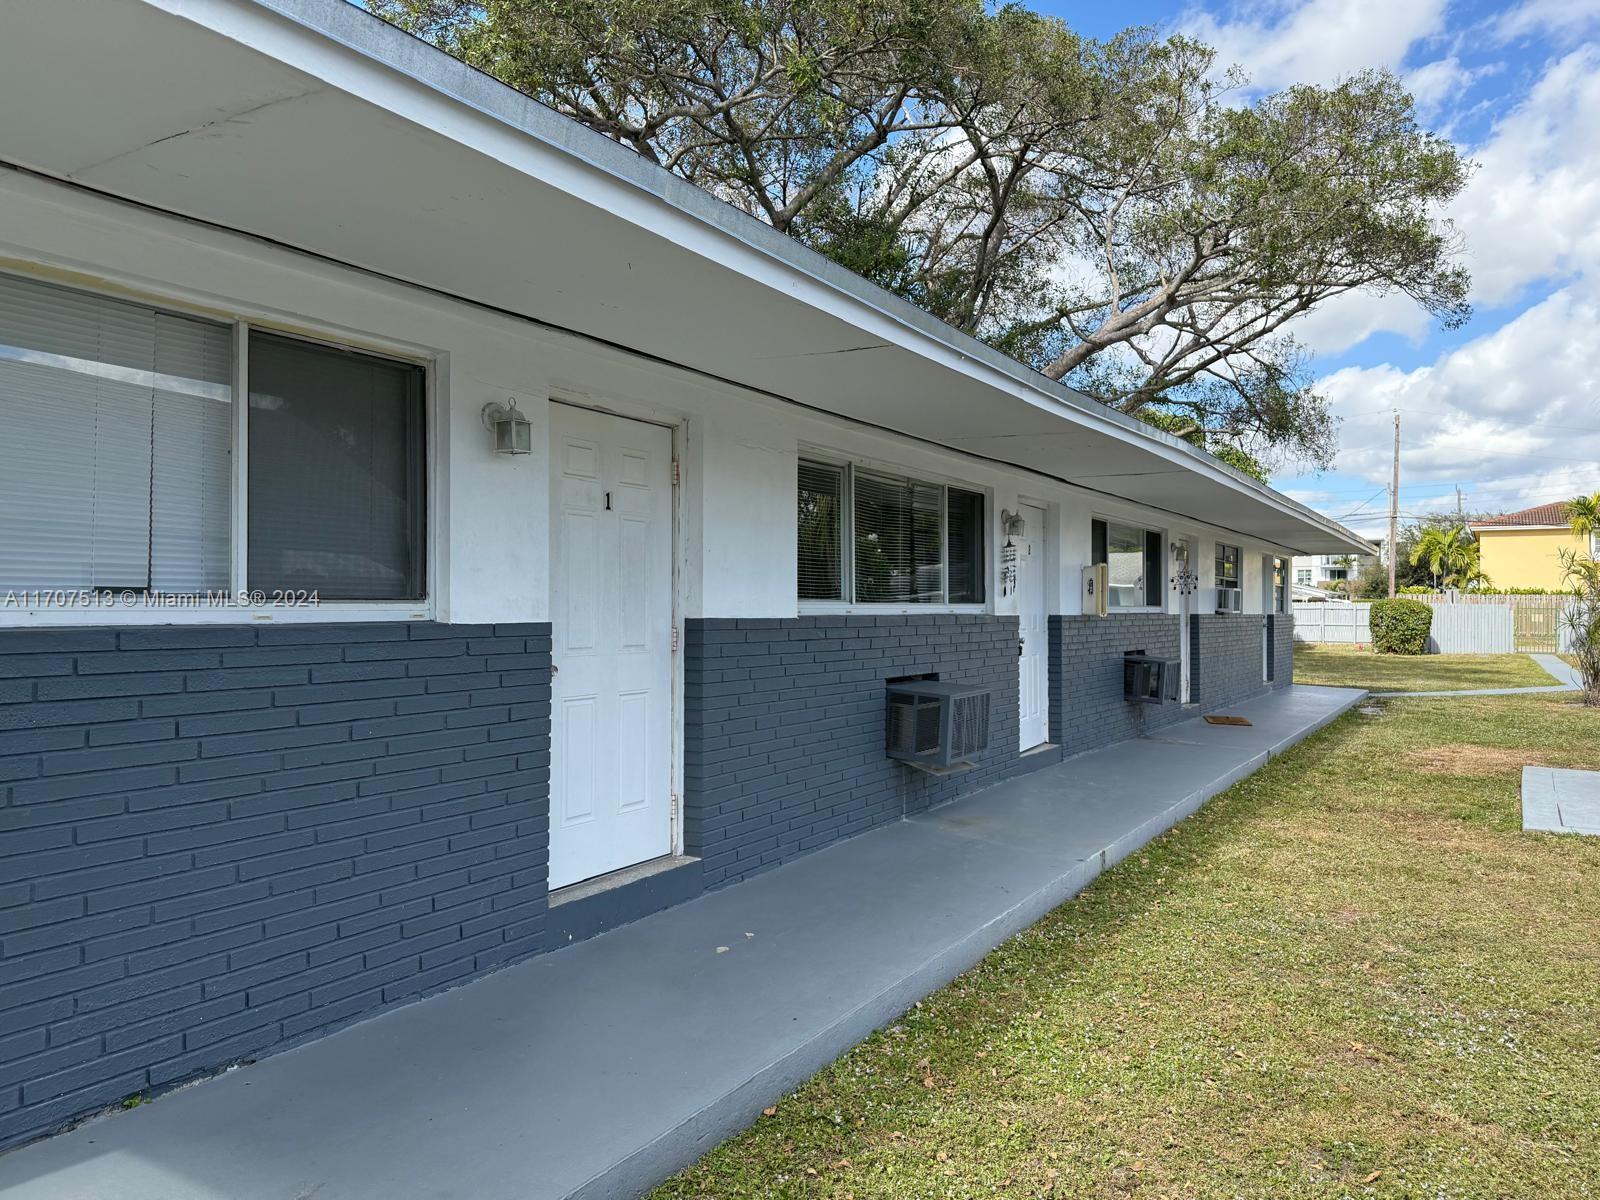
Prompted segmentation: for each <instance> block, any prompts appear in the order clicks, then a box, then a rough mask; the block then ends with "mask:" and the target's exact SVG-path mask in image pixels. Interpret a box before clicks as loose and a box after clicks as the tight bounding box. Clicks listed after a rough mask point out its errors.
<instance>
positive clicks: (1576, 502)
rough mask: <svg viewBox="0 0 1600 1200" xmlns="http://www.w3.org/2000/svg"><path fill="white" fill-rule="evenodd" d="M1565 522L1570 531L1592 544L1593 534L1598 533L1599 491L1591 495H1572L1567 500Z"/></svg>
mask: <svg viewBox="0 0 1600 1200" xmlns="http://www.w3.org/2000/svg"><path fill="white" fill-rule="evenodd" d="M1566 517H1567V524H1568V525H1571V526H1572V532H1573V533H1575V534H1577V535H1578V536H1579V537H1581V538H1583V539H1584V540H1585V541H1586V542H1588V543H1589V546H1590V548H1591V549H1593V546H1594V535H1595V534H1596V533H1600V492H1596V493H1595V494H1594V495H1592V496H1574V497H1573V498H1572V499H1571V500H1568V501H1567V507H1566Z"/></svg>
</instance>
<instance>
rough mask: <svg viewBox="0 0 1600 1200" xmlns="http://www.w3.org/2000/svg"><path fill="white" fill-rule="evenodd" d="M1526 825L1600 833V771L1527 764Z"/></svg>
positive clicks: (1524, 782) (1524, 789)
mask: <svg viewBox="0 0 1600 1200" xmlns="http://www.w3.org/2000/svg"><path fill="white" fill-rule="evenodd" d="M1522 827H1523V828H1524V829H1538V830H1543V831H1545V832H1549V833H1581V834H1587V835H1589V836H1591V837H1600V771H1572V770H1568V769H1566V768H1564V767H1523V768H1522Z"/></svg>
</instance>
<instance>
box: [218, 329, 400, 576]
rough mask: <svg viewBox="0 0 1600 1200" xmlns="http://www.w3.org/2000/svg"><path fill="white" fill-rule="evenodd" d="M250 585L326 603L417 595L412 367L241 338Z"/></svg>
mask: <svg viewBox="0 0 1600 1200" xmlns="http://www.w3.org/2000/svg"><path fill="white" fill-rule="evenodd" d="M249 368H250V416H249V420H250V435H249V436H250V440H249V459H248V463H249V525H250V530H249V541H248V546H249V583H250V586H251V587H252V588H262V589H267V590H274V589H293V590H301V589H304V590H306V591H315V592H318V593H319V594H320V596H321V597H322V599H325V600H415V599H420V598H421V596H422V594H423V579H424V574H423V481H424V475H425V469H424V468H425V463H426V458H425V451H424V447H423V374H422V370H421V369H420V368H418V367H413V366H408V365H406V364H403V363H397V362H392V361H390V360H388V359H381V358H375V357H373V356H371V355H367V354H357V353H354V352H351V351H345V350H335V349H331V348H328V347H323V346H314V345H311V344H309V343H306V342H299V341H294V340H292V339H289V338H281V337H273V336H270V335H267V334H251V336H250V364H249Z"/></svg>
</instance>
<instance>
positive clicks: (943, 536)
mask: <svg viewBox="0 0 1600 1200" xmlns="http://www.w3.org/2000/svg"><path fill="white" fill-rule="evenodd" d="M795 461H796V463H797V464H798V463H800V462H814V463H816V464H817V465H818V466H824V467H833V468H835V469H837V470H839V471H840V472H842V474H843V480H842V482H841V489H842V495H841V497H840V503H839V520H840V526H841V528H840V540H839V546H840V553H839V559H840V561H839V592H840V594H841V595H842V596H845V597H848V596H851V595H853V594H854V588H855V578H854V576H855V559H856V554H855V477H856V473H857V472H858V471H859V472H861V473H862V474H865V475H877V476H880V477H888V478H894V479H911V480H915V481H916V482H918V483H925V484H929V485H932V486H934V487H938V488H940V489H942V491H943V492H944V502H943V503H942V504H941V505H940V506H939V552H940V563H939V567H940V572H941V575H942V583H943V590H944V594H945V595H947V596H948V595H949V594H950V536H949V534H950V530H949V524H950V509H949V490H950V489H951V488H955V489H956V490H957V491H962V492H971V493H973V494H974V495H978V496H982V497H983V524H984V534H983V595H984V599H983V601H982V602H981V603H978V604H950V603H948V602H946V601H939V602H933V601H929V602H924V603H910V604H908V603H904V602H901V601H894V600H890V601H878V602H870V601H855V600H850V599H843V600H801V599H799V598H798V595H797V597H796V600H795V604H796V610H797V611H798V612H800V613H802V614H804V613H817V614H826V615H833V616H841V615H844V616H848V615H851V614H869V613H875V614H879V615H885V616H886V615H890V614H895V615H900V614H904V615H908V616H909V615H913V614H916V613H933V614H937V613H987V612H992V611H993V604H994V593H995V570H994V563H995V558H994V553H995V550H994V545H993V543H994V493H993V492H992V491H991V490H990V489H989V488H985V487H978V486H977V485H975V484H971V483H967V482H965V481H963V480H960V479H952V478H949V477H948V476H944V475H940V474H938V473H936V472H932V471H918V470H913V469H912V468H910V467H902V466H898V465H894V464H890V463H879V462H869V461H866V460H862V459H854V458H847V457H844V456H842V455H840V454H838V453H836V452H829V451H826V450H814V449H811V448H809V447H806V446H801V447H800V450H799V453H798V454H797V455H796V456H795ZM798 487H799V485H798V483H797V484H796V492H797V493H798ZM795 536H796V546H795V557H796V560H798V558H799V545H798V538H799V531H798V530H796V535H795ZM795 590H796V592H797V593H798V591H799V580H798V579H797V580H796V581H795Z"/></svg>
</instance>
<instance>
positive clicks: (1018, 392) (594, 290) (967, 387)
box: [0, 0, 1369, 553]
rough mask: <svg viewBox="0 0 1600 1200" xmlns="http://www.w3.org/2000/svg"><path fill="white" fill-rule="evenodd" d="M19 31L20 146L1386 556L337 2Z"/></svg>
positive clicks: (450, 284) (222, 214)
mask: <svg viewBox="0 0 1600 1200" xmlns="http://www.w3.org/2000/svg"><path fill="white" fill-rule="evenodd" d="M91 30H92V32H91V33H90V34H89V35H88V36H86V35H85V34H86V31H91ZM5 32H6V37H5V38H4V39H0V112H4V113H6V114H8V116H7V118H6V119H5V121H4V122H3V124H0V159H3V160H4V161H5V162H7V163H10V164H14V165H17V166H21V167H26V168H29V169H32V170H36V171H40V172H43V173H45V174H48V175H51V176H55V177H58V178H61V179H66V180H69V181H72V182H74V183H78V184H82V185H84V186H87V187H91V188H94V189H96V190H99V191H102V192H105V193H108V194H111V195H115V196H119V197H124V198H127V199H131V200H135V201H138V202H140V203H143V204H146V205H149V206H152V207H154V208H157V209H161V210H164V211H168V212H173V213H178V214H181V215H185V216H189V217H193V218H196V219H200V220H204V221H207V222H210V223H213V224H215V225H219V226H222V227H225V228H229V229H235V230H240V231H243V232H246V233H250V234H254V235H257V236H262V237H266V238H270V239H273V240H275V241H278V242H282V243H284V244H286V245H289V246H292V247H295V248H298V249H303V250H308V251H311V252H314V253H317V254H320V255H324V256H326V257H328V258H330V259H334V260H337V261H339V262H342V263H347V264H350V265H353V266H357V267H361V268H364V269H368V270H371V271H374V272H378V273H380V274H383V275H385V276H389V277H392V278H397V279H401V280H405V281H408V282H411V283H415V284H419V285H422V286H425V287H429V288H432V289H436V290H438V291H441V292H445V293H448V294H450V295H453V296H458V297H460V298H462V299H465V300H469V301H472V302H474V303H479V304H485V305H489V306H492V307H495V308H498V309H502V310H504V311H506V312H509V313H514V314H517V315H520V316H524V317H527V318H530V319H533V320H538V321H541V322H545V323H548V324H550V325H553V326H558V327H561V328H565V329H570V330H573V331H576V332H579V333H581V334H584V335H587V336H590V337H596V338H601V339H604V340H605V341H607V342H610V343H612V344H615V345H619V346H623V347H627V348H629V349H631V350H634V351H638V352H642V353H645V354H648V355H652V356H655V357H658V358H661V359H663V360H667V361H670V362H673V363H677V364H680V365H682V366H685V367H689V368H691V369H694V370H697V371H701V372H704V373H707V374H710V375H714V376H717V377H719V378H722V379H727V380H730V381H733V382H736V383H739V384H742V385H744V386H748V387H751V388H754V389H758V390H760V391H763V392H766V393H769V394H771V395H775V396H779V397H782V398H785V399H788V400H792V401H794V402H796V403H800V404H804V405H807V406H810V407H812V408H816V409H819V410H822V411H825V412H829V413H834V414H837V415H840V416H844V417H848V418H851V419H854V420H858V421H864V422H868V423H870V424H873V425H878V426H882V427H885V428H888V429H892V430H896V431H899V432H902V433H906V434H909V435H912V436H915V437H918V438H921V439H924V440H926V441H930V442H934V443H937V444H940V445H945V446H949V447H951V448H954V449H958V450H962V451H965V452H968V453H972V454H977V455H982V456H984V457H987V458H991V459H994V460H997V461H999V462H1003V463H1008V464H1013V465H1015V466H1018V467H1023V468H1026V469H1029V470H1033V471H1037V472H1040V473H1042V474H1045V475H1049V476H1052V477H1055V478H1058V479H1063V480H1066V481H1068V482H1071V483H1075V484H1080V485H1082V486H1084V487H1087V488H1091V489H1094V490H1096V491H1100V492H1105V493H1108V494H1110V495H1113V496H1117V497H1120V498H1124V499H1127V500H1131V501H1135V502H1138V503H1143V504H1148V505H1152V506H1155V507H1158V508H1161V509H1164V510H1166V511H1168V512H1171V513H1175V514H1180V515H1183V516H1189V517H1192V518H1195V519H1198V520H1202V521H1204V522H1206V523H1208V524H1211V525H1216V526H1220V527H1222V528H1225V529H1232V530H1237V531H1238V532H1240V533H1242V534H1245V535H1248V536H1251V537H1255V538H1260V539H1262V540H1264V541H1267V542H1270V543H1273V544H1275V545H1278V546H1282V547H1285V548H1288V549H1293V550H1295V551H1299V552H1302V553H1341V552H1345V551H1347V550H1366V549H1369V547H1368V545H1367V543H1366V542H1364V541H1363V540H1362V539H1360V538H1359V537H1357V536H1356V535H1355V534H1353V533H1350V532H1349V531H1348V530H1345V529H1343V528H1342V527H1340V526H1338V525H1336V524H1335V523H1334V522H1332V521H1329V520H1328V519H1327V518H1325V517H1322V516H1320V515H1318V514H1315V513H1312V512H1311V511H1310V510H1308V509H1305V508H1303V507H1302V506H1300V505H1298V504H1296V503H1295V502H1293V501H1291V500H1289V499H1288V498H1287V497H1284V496H1281V495H1280V494H1278V493H1276V492H1274V491H1272V490H1271V489H1268V488H1265V487H1262V486H1260V485H1259V484H1256V483H1255V482H1254V481H1252V480H1248V479H1244V478H1243V477H1241V476H1239V475H1238V474H1237V473H1235V472H1232V471H1230V470H1229V469H1228V468H1226V467H1224V466H1222V465H1221V464H1219V463H1217V462H1216V461H1215V460H1213V459H1211V458H1209V456H1205V455H1202V454H1199V453H1197V452H1195V451H1194V450H1193V449H1192V448H1191V447H1189V446H1187V445H1185V444H1183V443H1180V442H1178V441H1177V440H1176V439H1173V438H1170V437H1167V436H1166V435H1163V434H1159V433H1156V432H1154V431H1151V430H1148V429H1147V428H1146V427H1144V426H1142V425H1140V424H1139V423H1137V422H1133V421H1130V420H1129V419H1127V418H1124V417H1121V416H1120V414H1114V413H1111V412H1110V411H1109V410H1107V409H1104V408H1103V407H1101V406H1099V405H1097V404H1095V403H1094V402H1093V401H1089V400H1086V399H1084V398H1082V397H1079V396H1077V395H1076V394H1075V393H1073V392H1071V391H1070V390H1069V389H1066V388H1062V387H1060V386H1059V385H1055V384H1052V383H1051V382H1050V381H1048V380H1046V379H1044V378H1043V377H1042V376H1039V375H1037V374H1035V373H1034V372H1031V371H1029V370H1028V369H1027V368H1024V367H1022V366H1020V365H1019V364H1016V363H1013V362H1011V361H1010V360H1009V359H1005V358H1004V357H1003V356H1001V355H998V354H996V353H995V352H994V351H993V350H991V349H990V348H988V347H986V346H983V345H982V344H981V343H978V342H976V341H974V340H972V339H969V338H966V337H964V336H963V335H961V334H958V333H956V332H955V331H953V330H951V329H949V328H948V327H946V326H944V325H942V324H941V323H939V322H937V321H935V320H934V319H933V318H931V317H929V316H927V314H925V313H921V312H919V311H918V310H916V309H915V308H913V307H912V306H911V305H909V304H906V303H905V302H903V301H901V300H899V299H897V298H896V297H893V296H890V295H888V294H887V293H884V292H882V291H881V290H880V289H877V288H875V287H873V286H872V285H870V284H867V283H865V282H864V281H861V280H859V279H857V278H856V277H855V276H853V275H850V274H849V273H848V272H845V271H843V270H842V269H841V268H838V267H837V266H835V265H834V264H832V263H829V262H827V261H826V260H824V259H822V258H821V257H820V256H818V255H815V254H812V253H811V252H809V251H807V250H805V249H804V248H803V247H801V246H799V245H798V244H796V243H794V242H792V241H790V240H789V239H787V238H784V237H783V236H782V235H780V234H777V233H776V232H774V231H773V230H771V229H769V228H767V227H766V226H764V225H761V224H760V223H759V222H756V221H754V220H752V219H751V218H748V217H746V216H744V215H743V214H740V213H738V212H736V211H734V210H733V209H731V208H729V207H727V206H726V205H723V204H720V203H719V202H717V201H715V200H714V199H712V198H711V197H709V196H706V195H705V194H704V193H701V192H699V191H698V190H697V189H694V188H693V187H692V186H690V185H689V184H686V183H684V182H683V181H682V180H679V179H676V178H675V177H672V176H670V175H668V174H667V173H666V172H663V171H660V170H659V169H657V168H654V167H652V166H651V165H650V164H648V163H646V162H644V161H643V160H642V159H639V158H638V157H637V156H636V155H633V154H632V153H631V152H630V151H627V150H625V149H623V148H622V147H619V146H616V145H615V144H613V143H610V142H608V141H607V140H606V139H604V138H602V137H600V136H599V135H597V134H595V133H593V132H592V131H591V130H588V129H585V128H583V127H581V126H579V125H577V124H576V123H574V122H571V121H568V120H565V119H564V118H561V117H559V116H557V115H556V114H554V113H552V112H550V111H549V110H548V109H545V108H543V107H541V106H539V105H537V104H535V103H533V102H532V101H530V100H528V99H527V98H525V97H522V96H520V95H518V94H517V93H516V92H514V91H512V90H511V89H509V88H506V87H504V86H502V85H500V84H498V83H496V82H495V81H493V80H491V79H489V78H488V77H487V76H484V75H482V74H481V73H479V72H476V71H473V70H471V69H470V68H467V67H465V66H463V65H462V64H460V63H457V62H455V61H454V60H452V59H450V58H449V57H448V56H446V55H444V54H442V53H440V52H438V51H436V50H434V49H433V48H432V47H429V46H426V45H424V44H423V43H421V42H418V41H417V40H415V39H413V38H410V37H408V36H407V35H405V34H403V33H401V32H400V31H398V30H395V29H392V28H390V27H389V26H387V25H385V24H383V23H382V22H381V21H378V20H377V19H376V18H374V17H372V16H371V15H370V14H368V13H366V12H364V11H362V10H360V9H357V8H355V7H354V6H352V5H350V4H347V3H345V0H56V2H53V3H46V2H45V0H25V2H24V3H21V4H19V5H17V6H15V7H12V8H9V9H8V11H7V15H6V22H5ZM24 114H25V115H24Z"/></svg>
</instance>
